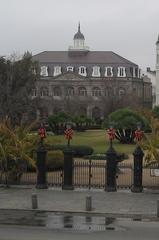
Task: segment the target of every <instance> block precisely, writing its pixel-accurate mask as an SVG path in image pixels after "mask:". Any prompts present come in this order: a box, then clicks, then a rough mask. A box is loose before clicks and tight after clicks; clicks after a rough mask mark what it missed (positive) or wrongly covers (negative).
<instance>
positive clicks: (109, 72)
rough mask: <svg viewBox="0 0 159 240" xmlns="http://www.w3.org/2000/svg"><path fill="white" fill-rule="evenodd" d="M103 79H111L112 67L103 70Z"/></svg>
mask: <svg viewBox="0 0 159 240" xmlns="http://www.w3.org/2000/svg"><path fill="white" fill-rule="evenodd" d="M105 77H113V68H112V67H106V68H105Z"/></svg>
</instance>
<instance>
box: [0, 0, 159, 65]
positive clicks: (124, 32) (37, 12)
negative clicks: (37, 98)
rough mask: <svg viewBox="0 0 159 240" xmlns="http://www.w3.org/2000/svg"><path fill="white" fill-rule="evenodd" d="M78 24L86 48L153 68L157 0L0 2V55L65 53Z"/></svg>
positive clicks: (158, 22)
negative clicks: (114, 53) (79, 24)
mask: <svg viewBox="0 0 159 240" xmlns="http://www.w3.org/2000/svg"><path fill="white" fill-rule="evenodd" d="M79 21H80V22H81V32H82V33H83V34H84V36H85V40H86V41H85V42H86V45H88V46H89V47H90V50H104V51H114V52H116V53H118V54H120V55H121V56H123V57H125V58H127V59H129V60H130V61H133V62H135V63H136V64H139V66H141V67H142V68H146V67H147V66H150V67H151V68H153V69H154V68H155V42H156V40H157V36H158V34H159V0H0V55H8V54H12V53H13V52H17V53H18V54H22V53H23V52H24V51H26V50H28V51H30V52H32V53H33V54H36V53H39V52H41V51H45V50H48V51H49V50H50V51H51V50H67V49H68V46H69V45H72V42H73V35H74V34H75V33H76V31H77V25H78V22H79Z"/></svg>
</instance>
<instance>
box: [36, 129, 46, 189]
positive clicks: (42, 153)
mask: <svg viewBox="0 0 159 240" xmlns="http://www.w3.org/2000/svg"><path fill="white" fill-rule="evenodd" d="M39 136H40V142H39V145H38V148H37V162H36V165H37V183H36V188H38V189H46V188H48V186H47V178H46V154H47V151H46V149H45V146H44V142H43V141H44V138H45V137H46V131H45V128H44V126H43V125H42V126H41V127H40V129H39Z"/></svg>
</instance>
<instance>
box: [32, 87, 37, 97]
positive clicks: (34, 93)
mask: <svg viewBox="0 0 159 240" xmlns="http://www.w3.org/2000/svg"><path fill="white" fill-rule="evenodd" d="M31 95H32V97H36V96H37V95H38V92H37V89H36V88H33V89H32V94H31Z"/></svg>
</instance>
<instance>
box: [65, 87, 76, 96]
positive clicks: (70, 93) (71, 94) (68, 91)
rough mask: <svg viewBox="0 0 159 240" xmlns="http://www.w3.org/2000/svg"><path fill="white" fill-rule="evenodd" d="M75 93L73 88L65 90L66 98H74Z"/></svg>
mask: <svg viewBox="0 0 159 240" xmlns="http://www.w3.org/2000/svg"><path fill="white" fill-rule="evenodd" d="M74 94H75V91H74V88H73V87H68V88H66V96H74Z"/></svg>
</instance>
